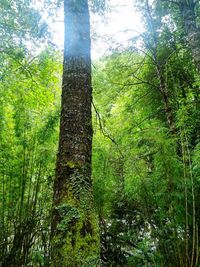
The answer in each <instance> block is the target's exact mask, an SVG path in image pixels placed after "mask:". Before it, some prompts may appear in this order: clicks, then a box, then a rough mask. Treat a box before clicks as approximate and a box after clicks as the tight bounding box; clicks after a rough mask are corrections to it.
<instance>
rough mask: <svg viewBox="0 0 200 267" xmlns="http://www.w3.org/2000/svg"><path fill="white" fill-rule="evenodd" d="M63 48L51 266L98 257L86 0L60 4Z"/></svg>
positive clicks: (88, 29)
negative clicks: (93, 183) (92, 162)
mask: <svg viewBox="0 0 200 267" xmlns="http://www.w3.org/2000/svg"><path fill="white" fill-rule="evenodd" d="M64 17H65V45H64V63H63V83H62V103H61V121H60V139H59V150H58V156H57V166H56V177H55V183H54V197H53V214H52V238H51V246H52V262H51V266H61V267H63V266H82V265H83V264H85V263H86V262H88V261H93V266H96V265H95V264H96V263H94V262H95V260H96V259H98V257H99V249H100V244H99V230H98V221H97V216H96V211H95V208H94V202H93V193H92V180H91V156H92V115H91V103H92V85H91V55H90V53H91V41H90V21H89V11H88V1H87V0H81V1H80V0H64Z"/></svg>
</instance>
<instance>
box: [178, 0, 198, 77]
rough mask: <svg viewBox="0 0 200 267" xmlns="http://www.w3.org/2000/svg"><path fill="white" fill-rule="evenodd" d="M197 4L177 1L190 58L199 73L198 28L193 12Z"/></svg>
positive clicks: (183, 0) (184, 0)
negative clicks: (190, 54)
mask: <svg viewBox="0 0 200 267" xmlns="http://www.w3.org/2000/svg"><path fill="white" fill-rule="evenodd" d="M197 4H198V2H197V1H194V0H179V2H178V5H179V10H180V13H181V17H182V20H183V26H184V31H185V33H186V36H187V41H188V44H189V47H190V49H191V53H192V57H193V59H194V62H195V64H196V66H197V69H198V71H199V72H200V28H199V27H198V26H197V21H196V17H197V14H196V11H195V5H197Z"/></svg>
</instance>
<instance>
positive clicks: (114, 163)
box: [0, 0, 200, 267]
mask: <svg viewBox="0 0 200 267" xmlns="http://www.w3.org/2000/svg"><path fill="white" fill-rule="evenodd" d="M72 2H76V1H71V0H70V1H67V0H66V3H72ZM84 3H87V1H85V0H84ZM62 4H63V3H62V1H58V2H57V1H56V3H54V2H53V1H50V0H48V1H44V2H43V1H42V4H41V6H40V7H36V6H34V1H32V0H17V1H11V0H1V1H0V12H1V16H0V38H1V41H0V266H2V267H13V266H14V267H18V266H19V267H20V266H34V267H35V266H36V267H37V266H38V267H39V266H45V267H46V266H55V267H75V266H133V267H143V266H147V267H149V266H152V267H162V266H167V267H198V266H199V265H200V259H199V249H200V241H199V240H200V209H199V206H200V199H199V197H200V27H199V25H200V3H199V1H195V0H170V1H166V0H153V1H150V0H133V1H132V4H133V5H134V6H136V8H137V10H138V12H140V13H141V14H142V17H143V24H144V31H143V32H140V33H138V34H137V36H136V37H135V35H133V36H131V37H130V40H129V41H128V42H127V44H126V45H121V44H118V45H116V46H115V47H112V46H111V47H110V50H109V53H107V54H106V56H103V57H102V58H99V59H98V60H94V61H93V62H92V65H91V66H92V85H91V84H90V82H89V85H88V86H89V87H88V88H90V89H93V98H92V99H90V100H91V103H90V104H91V105H92V113H93V115H92V124H93V145H92V163H91V159H90V158H89V157H90V155H89V154H90V153H91V152H87V153H89V154H87V153H86V154H87V155H89V156H88V158H87V155H86V158H87V160H86V161H87V162H90V163H91V164H92V165H91V166H92V175H91V169H90V166H88V165H84V166H83V167H84V168H82V169H81V168H79V166H78V167H77V165H76V164H75V163H76V162H75V163H74V162H72V158H73V159H74V158H79V159H80V158H81V157H79V156H80V155H81V156H83V153H85V152H83V151H85V150H84V149H85V147H84V143H83V144H82V143H81V146H80V147H81V148H82V149H83V150H82V151H81V150H80V149H79V147H77V146H74V148H73V145H74V141H73V140H74V139H73V138H72V139H70V140H71V141H70V142H71V143H70V144H71V148H70V149H71V150H70V153H71V154H70V155H69V154H67V157H68V158H67V165H66V166H65V168H67V169H68V170H69V172H71V173H72V172H73V173H74V174H75V177H76V179H74V178H73V177H74V176H70V178H67V179H68V180H67V181H68V182H66V184H67V186H68V185H69V187H71V188H72V189H73V190H72V192H73V199H70V198H69V197H68V198H67V200H66V198H65V202H63V200H61V195H62V194H64V193H63V192H64V190H63V188H64V187H62V188H60V187H59V184H58V186H57V189H56V190H57V191H56V192H57V195H55V188H56V182H55V181H57V180H56V179H58V174H57V176H56V166H57V168H58V166H62V164H60V165H59V159H58V154H57V152H58V143H59V133H60V132H61V131H60V130H59V125H60V116H63V112H62V113H61V105H60V98H61V89H62V88H64V87H65V86H66V84H65V83H64V75H65V74H66V72H65V68H66V66H67V67H68V69H67V71H69V70H70V68H69V65H70V64H71V63H70V60H69V58H68V61H67V62H68V65H63V62H62V61H63V59H62V57H63V55H62V53H61V52H60V51H59V50H58V48H57V47H56V46H55V45H54V44H53V43H52V36H51V30H50V26H49V25H48V23H50V21H51V19H52V20H53V19H55V17H56V14H57V11H58V9H59V8H60V7H62ZM79 4H80V3H79ZM105 4H106V5H105ZM109 4H110V2H109V1H108V2H106V1H93V2H92V1H91V2H90V1H89V6H90V14H93V13H94V12H98V13H100V14H101V15H102V10H103V9H104V10H103V12H104V13H105V14H106V12H109V8H110V7H109ZM84 7H85V6H84ZM76 8H78V6H76ZM46 17H48V19H47V20H46V21H45V18H46ZM79 24H80V23H79ZM133 24H134V18H133ZM84 25H85V24H84ZM79 26H80V25H79ZM92 29H93V30H92V31H94V29H95V27H94V25H92ZM92 31H91V36H92V39H95V38H96V36H95V32H92ZM87 33H88V30H87ZM80 36H81V35H80ZM80 36H79V37H80ZM80 38H81V37H80ZM87 38H89V37H87ZM73 41H74V42H75V41H76V38H74V39H73ZM79 41H80V40H79ZM81 42H89V39H87V40H86V39H84V38H83V40H82V41H81ZM110 43H114V42H112V36H110ZM67 45H68V42H67V43H66V46H67ZM76 45H78V43H73V47H72V48H74V47H76ZM68 47H69V46H68ZM88 47H89V46H88ZM78 49H81V48H80V46H77V47H76V49H74V50H75V51H79V50H78ZM89 49H90V47H89ZM72 50H73V49H72ZM72 50H70V51H72ZM88 51H89V50H88ZM90 52H91V51H89V52H88V55H89V53H90ZM78 60H80V61H79V62H82V61H81V60H82V59H80V57H78ZM72 61H73V60H72ZM74 62H75V61H73V64H74V66H75V67H74V69H76V71H77V72H76V75H75V76H76V77H77V80H76V79H75V78H76V77H75V78H73V79H72V80H71V81H70V82H71V83H73V82H76V85H74V88H75V87H76V86H77V84H78V83H79V84H81V78H80V77H81V75H80V73H83V71H85V69H87V70H90V59H89V57H88V61H87V64H86V65H87V68H86V67H84V64H85V63H84V64H83V62H82V63H80V64H79V65H75V63H74ZM84 62H86V61H84ZM63 66H64V69H63ZM77 66H78V67H77ZM80 66H82V69H81V67H80ZM76 67H77V68H76ZM63 71H64V72H63ZM63 73H64V75H63ZM88 73H90V71H87V74H88ZM90 74H91V73H90ZM84 75H85V74H84ZM84 75H83V76H84ZM62 76H63V77H62ZM66 76H69V73H67V74H66ZM83 76H82V77H83ZM78 77H79V79H78ZM84 77H85V76H84ZM87 80H89V78H88V79H87ZM81 86H82V87H83V85H81ZM81 86H80V87H81ZM82 87H81V88H82ZM68 88H70V87H69V84H68V87H65V90H66V91H65V95H64V96H63V94H62V97H65V100H64V103H67V102H68V105H70V103H71V104H73V101H74V99H75V100H76V101H77V99H76V94H75V95H74V96H73V94H72V93H73V92H74V91H73V92H70V90H68ZM76 88H78V87H76ZM70 97H72V98H71V99H70ZM74 103H75V102H74ZM80 106H81V105H80ZM64 108H65V107H64ZM84 108H85V106H84V107H83V109H84ZM67 110H68V108H65V111H67ZM84 112H85V113H84ZM82 113H84V114H86V113H87V114H88V116H87V118H86V119H88V118H89V116H90V114H89V113H90V112H89V111H88V110H87V111H84V110H82ZM82 113H81V111H80V113H79V115H80V120H78V121H79V123H80V127H79V129H81V131H87V130H88V129H89V130H88V132H90V134H92V132H91V128H90V127H91V125H90V119H88V121H87V123H85V124H84V122H83V118H82V117H81V116H82ZM60 114H62V115H60ZM64 117H65V116H64ZM61 121H62V119H61ZM69 125H70V124H69ZM85 126H86V128H87V127H88V128H87V129H86V130H84V129H85V128H84V127H85ZM75 128H76V129H77V127H75ZM75 128H74V129H75ZM74 129H72V128H71V127H70V126H69V128H68V130H67V132H70V131H72V132H74V131H75V130H74ZM61 130H62V129H61ZM81 131H80V132H79V134H80V136H82V135H81V133H82V132H81ZM80 136H79V137H80ZM91 136H92V135H91ZM65 137H66V136H65ZM80 138H81V137H80ZM64 140H66V139H64ZM85 140H88V139H85ZM72 141H73V142H72ZM90 141H91V140H90ZM68 144H69V143H68ZM65 145H66V143H63V144H62V143H61V142H60V149H62V148H63V147H64V146H65ZM88 147H89V145H88V146H87V149H88V150H90V148H88ZM63 153H65V152H63ZM71 155H72V156H71ZM74 155H75V156H74ZM70 157H71V158H70ZM82 158H83V157H82ZM56 162H57V163H56ZM83 162H84V161H83ZM83 162H82V161H80V162H79V163H80V164H82V163H83ZM63 164H64V163H63ZM84 164H85V163H84ZM81 166H82V165H81ZM85 168H86V169H87V171H86V172H87V174H86V173H85V172H84V171H82V170H85ZM81 171H82V172H81ZM77 173H78V174H77ZM70 175H71V174H70ZM90 175H91V176H90ZM61 176H63V174H62V175H61ZM86 176H87V177H88V181H89V182H87V183H84V180H81V179H82V177H83V179H84V177H86ZM55 177H57V178H55ZM90 179H91V180H92V185H93V189H91V187H90V186H91V180H90ZM77 181H78V182H77ZM79 181H80V182H81V183H80V184H79ZM88 188H89V189H88ZM59 190H60V191H59ZM86 191H87V192H86ZM91 192H92V193H91ZM88 194H90V195H89V197H88ZM68 195H70V194H68ZM70 196H71V195H70ZM85 201H86V202H85ZM90 201H91V202H90ZM58 202H59V204H58ZM55 203H56V204H55ZM85 203H86V204H85ZM57 204H58V205H59V208H60V209H59V210H56V209H55V206H56V205H57ZM90 205H91V206H90ZM85 207H86V208H85ZM88 207H89V208H88ZM90 207H92V208H91V209H90ZM65 215H67V216H68V217H65ZM96 215H97V216H96ZM53 216H54V217H53ZM56 216H57V217H56ZM59 216H60V217H59ZM69 216H71V217H70V219H69ZM52 218H54V219H52ZM55 218H59V219H58V221H56V223H55V225H54V222H55ZM63 218H64V219H63ZM97 219H98V220H97ZM59 220H60V221H59ZM97 224H98V225H97ZM52 229H54V230H55V229H56V230H55V232H53V230H52ZM92 233H93V234H92ZM54 234H55V235H54ZM82 237H84V238H82ZM81 238H82V239H81ZM77 240H78V241H79V242H80V243H78V241H77ZM55 242H56V243H55ZM76 242H77V243H76ZM66 243H67V244H68V245H69V244H70V245H69V246H70V248H69V246H68V247H66V246H65V245H66ZM61 247H62V251H61V250H60V251H59V253H58V254H56V250H59V249H60V248H61ZM71 248H74V251H73V249H71ZM86 257H87V259H86Z"/></svg>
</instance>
